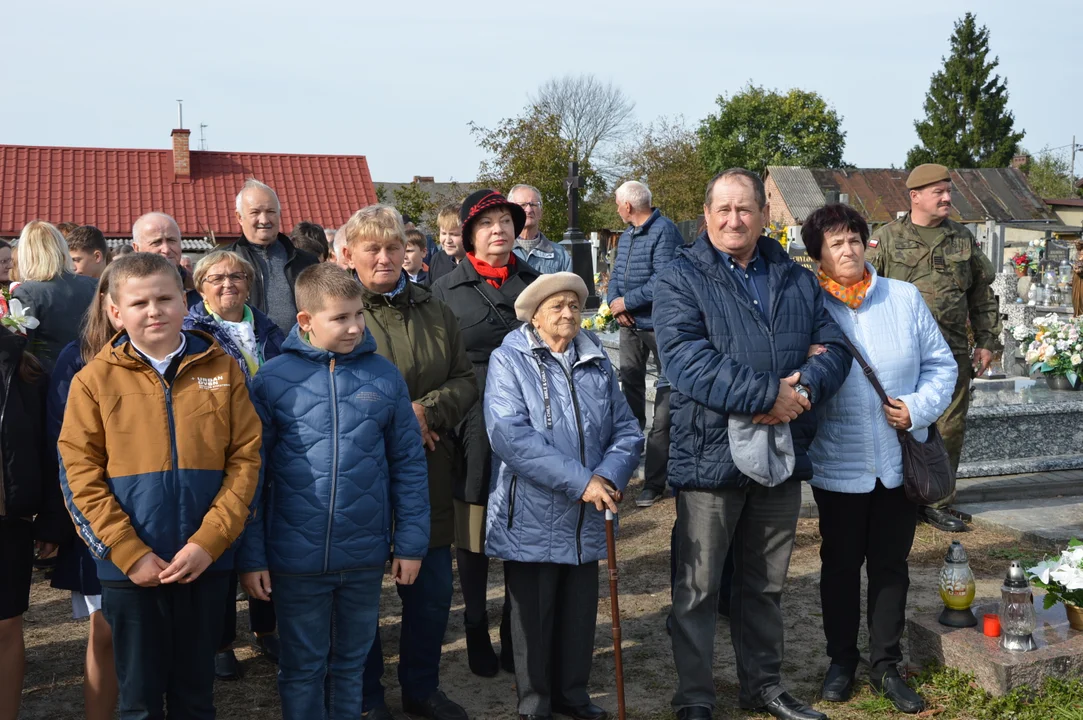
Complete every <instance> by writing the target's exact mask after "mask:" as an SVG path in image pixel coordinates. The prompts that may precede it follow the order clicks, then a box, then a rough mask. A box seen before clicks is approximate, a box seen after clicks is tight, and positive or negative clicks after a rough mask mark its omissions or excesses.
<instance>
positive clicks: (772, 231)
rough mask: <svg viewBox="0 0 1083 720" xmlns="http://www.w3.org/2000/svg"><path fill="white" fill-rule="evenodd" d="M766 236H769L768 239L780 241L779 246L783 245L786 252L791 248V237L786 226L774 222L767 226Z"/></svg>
mask: <svg viewBox="0 0 1083 720" xmlns="http://www.w3.org/2000/svg"><path fill="white" fill-rule="evenodd" d="M764 234H765V235H767V237H771V238H774V239H775V240H778V244H779V245H781V246H782V248H783V249H784V250H785V249H788V248H789V245H790V236H789V234H788V233H787V232H786V226H785V225H783V224H782V223H777V222H773V221H772V222H771V223H769V224H768V225H767V228H766V229H765V230H764Z"/></svg>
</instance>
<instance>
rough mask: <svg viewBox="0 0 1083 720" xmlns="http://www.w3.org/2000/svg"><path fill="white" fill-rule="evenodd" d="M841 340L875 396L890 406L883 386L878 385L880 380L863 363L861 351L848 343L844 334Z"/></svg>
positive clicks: (865, 363)
mask: <svg viewBox="0 0 1083 720" xmlns="http://www.w3.org/2000/svg"><path fill="white" fill-rule="evenodd" d="M842 340H843V342H845V343H846V347H847V348H849V350H850V354H852V355H853V356H854V360H857V364H858V365H860V366H861V371H862V372H863V373H865V377H867V378H868V379H869V382H870V383H872V387H873V388H874V389H875V390H876V394H877V395H879V396H880V401H881V402H883V403H884V405H891V403H890V402H889V399H888V395H887V393H886V392H884V386H883V385H881V384H880V380H879V379H878V378H877V377H876V373H875V372H874V371H873V369H872V368H871V367H870V366H869V364H868V363H867V362H865V357H864V356H863V355H862V354H861V351H860V350H858V349H857V348H856V347H854V344H853V343H852V342H850V338H848V337H846V333H843V334H842Z"/></svg>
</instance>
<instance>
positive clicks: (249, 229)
mask: <svg viewBox="0 0 1083 720" xmlns="http://www.w3.org/2000/svg"><path fill="white" fill-rule="evenodd" d="M281 214H282V206H281V205H280V204H279V202H278V195H276V194H275V191H274V190H272V189H271V188H269V187H267V186H266V185H264V184H263V183H261V182H259V181H258V180H248V181H247V182H245V184H244V187H242V188H241V191H240V192H239V193H237V222H239V223H240V224H241V233H242V235H241V239H240V240H238V241H237V242H235V243H233V244H232V245H227V246H226V248H225V249H226V250H232V251H233V252H235V253H237V254H238V255H240V256H241V257H243V258H244V259H245V260H247V261H248V262H250V263H252V267H254V268H256V277H254V278H253V279H252V297H251V301H250V302H251V304H252V306H253V307H255V308H258V309H259V310H261V311H262V312H264V313H266V314H267V316H268V317H270V318H271V319H272V320H274V323H275V325H277V326H278V327H280V328H282V332H284V333H286V334H287V335H288V334H289V331H290V328H292V327H293V326H294V324H296V322H297V303H296V301H295V300H294V297H293V283H294V282H295V281H296V280H297V276H298V275H300V274H301V271H302V270H304V269H305V268H307V267H309V266H310V265H318V264H319V262H320V261H319V258H317V257H316V256H315V255H310V254H309V253H307V252H305V251H303V250H298V249H296V248H295V247H294V246H293V243H291V242H290V239H289V238H288V237H286V236H285V235H284V234H282V233H281V232H279V227H280V224H281V222H282V218H281Z"/></svg>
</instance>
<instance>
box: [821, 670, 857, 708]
mask: <svg viewBox="0 0 1083 720" xmlns="http://www.w3.org/2000/svg"><path fill="white" fill-rule="evenodd" d="M853 694H854V668H848V667H845V666H843V665H836V664H835V663H831V667H829V668H827V675H826V676H825V677H824V687H823V690H822V691H821V692H820V696H821V697H822V698H823V699H824V700H826V701H828V702H839V703H841V702H846V701H847V700H849V699H850V697H851V696H852V695H853Z"/></svg>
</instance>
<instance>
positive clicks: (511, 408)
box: [485, 325, 643, 565]
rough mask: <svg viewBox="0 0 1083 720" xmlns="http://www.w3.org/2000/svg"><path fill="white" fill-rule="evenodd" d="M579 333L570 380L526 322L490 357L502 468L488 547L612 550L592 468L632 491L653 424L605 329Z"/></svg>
mask: <svg viewBox="0 0 1083 720" xmlns="http://www.w3.org/2000/svg"><path fill="white" fill-rule="evenodd" d="M574 342H575V349H576V353H577V355H578V359H577V360H576V362H575V364H574V365H573V366H572V372H571V382H570V383H569V379H568V374H567V372H566V371H565V369H564V366H563V365H561V364H560V363H559V362H558V361H557V360H556V358H554V357H553V355H552V353H550V352H549V350H548V348H546V347H544V346H542V345H541V344H540V343H539V342H538V340H537V339H536V338H535V337H534V335H533V332H532V331H531V330H530V329H529V326H526V325H524V326H522V327H521V328H519V329H518V330H515V331H513V332H510V333H508V335H507V337H505V338H504V342H503V344H502V345H501V346H500V347H498V348H497V349H496V350H494V351H493V354H492V356H491V358H490V360H489V375H488V379H487V384H486V389H485V427H486V429H487V430H488V433H489V441H490V443H491V444H492V448H493V471H492V484H491V486H490V489H489V506H488V512H487V514H486V525H485V538H486V539H485V553H486V554H487V555H489V556H491V557H496V558H500V559H502V560H514V561H518V562H547V563H560V564H564V565H582V564H583V563H588V562H594V561H596V560H600V559H602V558H604V557H605V556H606V545H605V514H604V513H603V512H599V511H598V510H597V509H595V507H594V505H585V504H583V503H582V502H580V498H581V497H582V496H583V491H584V490H586V487H587V483H589V482H590V478H591V475H600V476H602V477H604V478H606V479H607V480H610V481H611V482H612V483H613V484H614V485H615V486H616V487H617V488H618V489H620V490H624V488H625V486H627V485H628V480H629V479H630V478H631V477H632V473H633V472H635V469H636V467H637V466H638V465H639V457H640V454H641V453H642V452H643V433H642V432H640V430H639V423H638V422H637V421H636V419H635V416H634V415H632V410H631V408H629V407H628V401H627V400H625V399H624V394H623V393H621V391H620V387H619V385H618V384H617V374H616V372H615V371H614V370H613V366H612V365H611V364H610V362H609V358H608V357H606V354H605V352H604V351H603V350H602V345H601V343H600V342H599V341H598V339H597V337H595V336H594V335H593V334H592V333H590V332H587V331H586V330H581V331H580V332H579V334H578V335H576V337H575V340H574ZM539 360H540V361H541V363H542V366H543V367H544V368H545V377H546V383H547V385H548V389H549V410H550V413H549V418H550V419H551V423H552V427H549V424H550V423H549V422H547V420H546V405H545V399H544V393H543V390H542V381H541V377H542V376H541V371H540V369H539V366H538V362H539ZM573 387H574V393H573V391H572V388H573Z"/></svg>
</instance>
